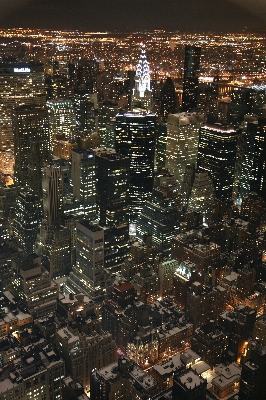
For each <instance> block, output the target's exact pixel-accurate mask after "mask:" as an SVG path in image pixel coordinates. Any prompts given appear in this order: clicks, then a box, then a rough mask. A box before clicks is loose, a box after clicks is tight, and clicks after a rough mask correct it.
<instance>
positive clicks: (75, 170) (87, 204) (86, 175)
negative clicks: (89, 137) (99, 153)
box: [71, 149, 96, 220]
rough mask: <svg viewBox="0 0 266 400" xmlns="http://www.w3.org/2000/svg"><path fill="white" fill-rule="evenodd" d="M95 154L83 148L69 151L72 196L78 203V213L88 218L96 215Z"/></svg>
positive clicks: (92, 218) (93, 217)
mask: <svg viewBox="0 0 266 400" xmlns="http://www.w3.org/2000/svg"><path fill="white" fill-rule="evenodd" d="M95 173H96V166H95V154H94V152H93V151H89V150H85V149H75V150H72V151H71V180H72V188H73V196H74V198H75V199H76V201H77V202H78V203H79V207H78V208H79V211H78V214H79V215H82V216H83V217H85V216H86V218H88V219H90V220H94V219H95V217H96V176H95Z"/></svg>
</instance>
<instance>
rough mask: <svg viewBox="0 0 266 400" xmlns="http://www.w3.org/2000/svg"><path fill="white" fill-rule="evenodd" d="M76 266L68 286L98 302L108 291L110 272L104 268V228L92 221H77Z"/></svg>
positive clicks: (73, 290)
mask: <svg viewBox="0 0 266 400" xmlns="http://www.w3.org/2000/svg"><path fill="white" fill-rule="evenodd" d="M76 230H77V236H76V258H77V261H76V266H75V267H74V268H73V271H72V272H71V273H70V275H69V278H68V281H67V286H68V287H69V288H70V291H72V292H74V293H85V294H87V295H88V296H90V297H91V298H92V299H93V300H94V301H95V302H97V303H98V304H99V303H101V302H102V300H103V299H104V297H105V296H106V293H107V287H108V285H109V288H110V284H111V283H110V281H108V278H109V276H108V274H107V272H106V270H105V269H104V229H103V228H101V227H100V226H99V225H96V224H92V223H91V222H90V221H87V220H82V221H80V222H77V223H76Z"/></svg>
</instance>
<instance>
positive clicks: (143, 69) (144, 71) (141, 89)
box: [135, 45, 150, 97]
mask: <svg viewBox="0 0 266 400" xmlns="http://www.w3.org/2000/svg"><path fill="white" fill-rule="evenodd" d="M135 82H136V90H137V91H138V93H139V97H144V93H145V90H149V91H150V68H149V63H148V61H147V56H146V50H145V46H144V45H143V46H142V50H141V54H140V58H139V61H138V63H137V66H136V77H135Z"/></svg>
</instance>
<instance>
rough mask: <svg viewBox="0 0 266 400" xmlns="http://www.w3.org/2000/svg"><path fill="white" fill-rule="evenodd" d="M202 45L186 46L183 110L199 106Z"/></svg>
mask: <svg viewBox="0 0 266 400" xmlns="http://www.w3.org/2000/svg"><path fill="white" fill-rule="evenodd" d="M200 53H201V47H196V46H186V47H185V62H184V79H183V96H182V110H183V111H191V110H194V109H196V107H197V96H198V86H199V79H198V76H199V67H200Z"/></svg>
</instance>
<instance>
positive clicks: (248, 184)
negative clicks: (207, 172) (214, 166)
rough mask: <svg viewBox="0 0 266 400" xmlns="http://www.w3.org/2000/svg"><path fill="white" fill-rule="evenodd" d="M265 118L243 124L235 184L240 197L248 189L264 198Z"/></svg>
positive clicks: (265, 191) (265, 182)
mask: <svg viewBox="0 0 266 400" xmlns="http://www.w3.org/2000/svg"><path fill="white" fill-rule="evenodd" d="M265 128H266V119H265V118H259V119H255V120H254V121H253V122H247V123H246V124H244V125H243V128H242V133H241V136H240V141H239V146H238V152H237V161H238V163H237V165H238V168H237V171H236V175H235V185H236V192H237V197H238V198H239V199H242V198H243V197H244V196H247V195H248V194H249V192H250V191H255V192H257V193H258V194H259V195H260V196H261V197H262V198H263V199H264V200H266V165H265V153H266V133H265Z"/></svg>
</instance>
